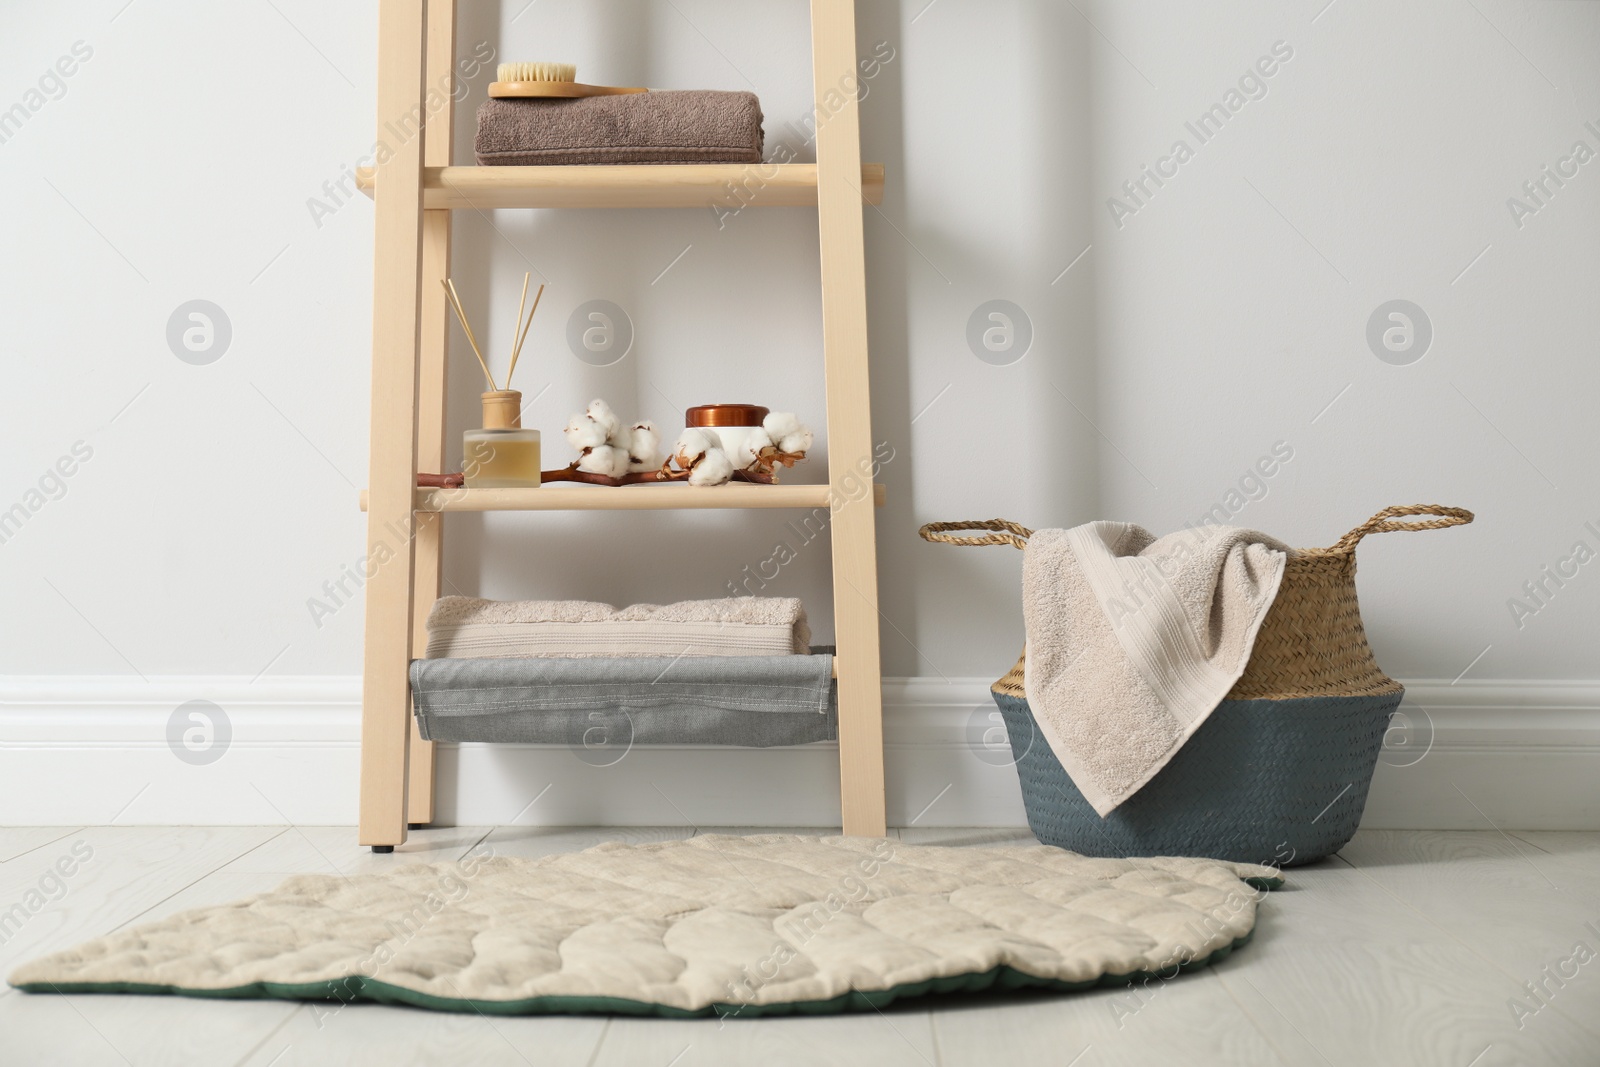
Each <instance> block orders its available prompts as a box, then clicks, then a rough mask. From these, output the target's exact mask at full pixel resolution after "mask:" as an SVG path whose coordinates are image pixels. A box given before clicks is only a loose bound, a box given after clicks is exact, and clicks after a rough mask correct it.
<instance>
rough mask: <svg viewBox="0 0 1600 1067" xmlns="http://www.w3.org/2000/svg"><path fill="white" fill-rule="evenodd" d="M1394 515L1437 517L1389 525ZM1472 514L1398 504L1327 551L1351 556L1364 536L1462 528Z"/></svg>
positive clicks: (1348, 534) (1429, 506)
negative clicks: (1435, 516)
mask: <svg viewBox="0 0 1600 1067" xmlns="http://www.w3.org/2000/svg"><path fill="white" fill-rule="evenodd" d="M1398 515H1437V516H1439V518H1437V519H1429V520H1428V521H1426V522H1392V521H1390V520H1392V519H1393V518H1395V517H1396V516H1398ZM1472 518H1473V515H1472V512H1470V511H1468V510H1467V509H1466V508H1447V507H1445V506H1444V505H1443V504H1398V505H1396V506H1394V507H1392V508H1384V509H1383V510H1382V511H1380V512H1378V513H1377V514H1376V515H1374V516H1372V518H1370V519H1368V520H1367V521H1366V522H1364V523H1362V524H1361V525H1360V526H1357V527H1356V528H1355V529H1354V530H1351V531H1350V532H1349V533H1347V534H1345V535H1344V536H1343V537H1341V538H1339V540H1338V542H1336V543H1335V544H1334V545H1333V546H1332V547H1331V548H1330V549H1329V550H1328V551H1330V552H1354V551H1355V550H1356V545H1357V544H1358V543H1359V542H1360V540H1361V539H1362V538H1363V537H1365V536H1367V534H1374V533H1401V532H1405V531H1409V530H1443V529H1445V528H1446V527H1449V526H1465V525H1466V524H1467V523H1469V522H1471V521H1472Z"/></svg>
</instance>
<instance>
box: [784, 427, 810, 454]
mask: <svg viewBox="0 0 1600 1067" xmlns="http://www.w3.org/2000/svg"><path fill="white" fill-rule="evenodd" d="M813 439H814V438H813V434H812V433H811V427H809V426H801V427H800V428H798V429H796V430H795V431H794V432H793V433H787V434H784V435H783V437H782V438H780V439H779V440H778V451H780V452H806V451H809V450H810V448H811V443H812V440H813Z"/></svg>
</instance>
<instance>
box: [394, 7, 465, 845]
mask: <svg viewBox="0 0 1600 1067" xmlns="http://www.w3.org/2000/svg"><path fill="white" fill-rule="evenodd" d="M427 32H428V44H427V59H426V62H425V64H424V65H425V66H426V68H427V84H428V85H430V86H439V85H449V86H452V87H453V86H454V85H455V78H456V71H455V45H456V0H429V3H428V29H427ZM454 122H455V96H454V94H452V93H447V94H445V98H444V101H443V103H442V104H441V105H440V107H439V110H438V111H435V112H434V113H433V114H431V115H429V116H428V119H427V123H426V125H425V127H424V131H425V136H424V139H423V144H422V155H423V164H424V165H425V166H429V167H447V166H449V165H450V146H451V142H452V137H453V133H454V129H455V126H454ZM451 215H452V212H449V211H440V210H434V211H424V212H423V214H422V290H421V296H420V299H421V301H422V308H421V320H420V323H421V326H420V336H419V345H420V356H419V364H418V366H419V371H418V374H417V470H419V471H427V472H428V473H430V474H443V473H444V469H445V412H446V409H447V391H446V383H447V380H448V377H449V371H448V358H447V354H448V349H449V322H448V321H447V319H446V315H447V313H448V312H447V309H446V307H445V300H444V292H443V291H442V290H441V289H440V287H439V283H440V282H441V281H443V280H444V279H445V278H447V277H449V275H450V219H451ZM416 523H417V536H416V541H417V562H416V575H417V577H416V588H415V592H414V594H413V604H412V621H411V658H412V659H420V658H421V657H422V655H423V654H424V652H425V651H426V649H425V648H423V647H422V646H423V645H425V644H426V635H427V631H428V612H429V610H431V609H432V607H433V602H434V601H435V600H437V599H438V597H439V588H440V575H441V573H442V572H443V569H444V516H443V515H417V516H416ZM434 761H435V752H434V745H433V742H432V741H424V740H423V739H422V733H421V731H420V730H419V729H418V727H417V721H416V717H415V716H412V717H411V765H410V770H409V771H408V773H407V777H406V812H407V816H406V817H407V818H408V819H409V820H410V824H409V826H408V828H409V829H413V830H414V829H416V828H417V827H419V826H426V825H427V824H428V823H431V822H433V817H434V782H435V778H436V772H435V762H434Z"/></svg>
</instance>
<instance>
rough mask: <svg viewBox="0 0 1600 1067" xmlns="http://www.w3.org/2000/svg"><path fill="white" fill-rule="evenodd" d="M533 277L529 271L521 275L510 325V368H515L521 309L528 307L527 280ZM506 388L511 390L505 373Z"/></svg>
mask: <svg viewBox="0 0 1600 1067" xmlns="http://www.w3.org/2000/svg"><path fill="white" fill-rule="evenodd" d="M532 277H533V274H532V272H531V271H524V272H523V273H522V298H521V299H519V300H518V301H517V317H516V318H515V319H514V320H512V323H511V368H512V370H515V369H516V367H517V331H518V330H520V329H521V328H522V309H523V308H525V307H527V306H528V280H529V279H530V278H532ZM506 388H507V389H509V388H511V374H510V372H509V371H508V372H507V373H506Z"/></svg>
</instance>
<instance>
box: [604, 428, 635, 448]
mask: <svg viewBox="0 0 1600 1067" xmlns="http://www.w3.org/2000/svg"><path fill="white" fill-rule="evenodd" d="M606 444H608V445H611V446H612V447H613V448H617V449H621V450H622V451H623V452H632V451H633V427H632V426H622V427H619V428H618V430H617V432H616V433H614V434H612V435H611V439H610V440H609V441H607V442H606Z"/></svg>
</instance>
